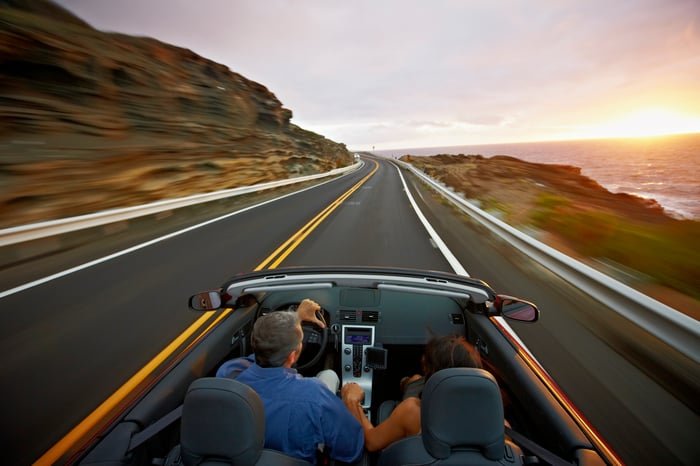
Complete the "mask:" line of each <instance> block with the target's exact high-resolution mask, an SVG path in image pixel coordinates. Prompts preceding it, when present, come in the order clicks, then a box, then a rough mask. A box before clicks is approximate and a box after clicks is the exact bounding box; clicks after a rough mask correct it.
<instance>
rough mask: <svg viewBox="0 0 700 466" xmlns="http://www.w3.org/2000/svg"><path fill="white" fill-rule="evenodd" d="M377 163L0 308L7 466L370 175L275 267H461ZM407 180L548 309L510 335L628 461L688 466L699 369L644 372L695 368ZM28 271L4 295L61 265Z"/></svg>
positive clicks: (496, 268) (3, 277)
mask: <svg viewBox="0 0 700 466" xmlns="http://www.w3.org/2000/svg"><path fill="white" fill-rule="evenodd" d="M377 160H378V161H377V163H375V162H374V161H372V160H370V159H367V163H366V164H365V167H363V169H361V170H360V171H358V172H357V173H355V174H352V175H349V176H346V177H342V178H339V179H336V180H333V181H331V182H327V183H324V184H322V185H320V186H318V187H315V188H312V189H305V190H303V191H301V192H298V193H296V194H293V195H287V196H284V197H282V198H279V199H277V200H274V201H273V202H267V203H265V204H264V205H260V206H258V207H256V208H250V209H246V210H240V209H239V210H234V211H232V212H238V213H235V214H233V215H229V216H228V217H227V218H222V219H221V220H219V221H216V222H212V223H209V224H207V225H203V226H201V227H198V228H195V229H191V230H189V231H186V232H183V233H181V234H177V235H172V236H171V237H168V238H166V239H163V240H162V241H159V242H155V243H154V244H152V245H150V246H148V247H143V248H141V249H137V250H134V251H132V252H129V253H127V254H123V255H119V256H117V257H114V258H112V259H110V260H107V261H104V262H101V263H97V264H95V265H92V266H90V267H87V268H84V269H82V270H76V271H74V272H72V273H70V274H67V275H65V276H62V277H60V278H56V279H54V280H50V281H47V282H45V283H42V284H37V285H36V286H33V287H31V288H28V289H26V290H24V291H20V292H16V293H12V294H10V295H8V296H5V297H3V298H1V299H0V313H1V316H2V326H0V354H2V358H1V359H0V377H2V380H0V387H1V388H0V400H1V401H0V417H1V418H2V431H1V438H2V443H3V445H9V446H10V447H9V450H10V453H9V455H6V457H5V459H4V461H7V462H8V464H28V463H31V462H32V461H34V460H36V459H37V458H38V457H39V456H40V455H41V454H42V453H43V452H44V451H46V450H47V449H48V448H49V447H51V446H52V445H53V444H54V443H55V442H57V441H58V440H59V439H61V438H62V437H63V435H65V433H66V432H68V431H69V430H70V429H71V428H72V427H73V426H75V425H76V424H77V423H78V422H80V421H81V420H82V419H83V418H84V417H85V416H87V415H88V414H89V413H90V412H92V410H94V409H95V407H96V406H98V405H99V404H100V403H101V402H102V401H103V400H105V399H106V398H107V397H108V396H109V395H111V394H112V393H113V392H114V391H115V390H116V389H117V388H119V387H120V386H121V385H122V384H123V383H124V382H125V381H126V380H128V379H129V378H130V377H131V376H132V375H133V374H135V373H136V372H137V371H138V370H139V369H141V368H142V367H143V366H144V365H145V364H146V363H147V362H148V361H149V360H150V359H151V358H152V357H153V356H154V355H156V354H157V353H159V352H160V351H161V350H162V349H163V348H164V347H166V346H167V345H168V344H169V343H170V342H171V341H172V340H173V339H175V338H176V337H177V336H178V335H179V334H180V333H181V332H182V331H183V329H185V328H186V327H187V326H188V325H190V324H191V323H192V322H193V321H194V320H195V319H196V318H197V317H198V316H197V315H196V314H194V313H191V312H190V311H188V310H187V306H186V302H187V297H188V296H189V295H190V294H192V293H194V292H196V291H199V290H202V289H207V288H212V287H216V286H218V285H219V284H221V283H222V282H223V281H224V280H225V279H226V278H227V277H229V276H230V275H233V274H235V273H238V272H242V271H248V270H252V269H254V268H256V267H258V266H259V265H261V263H262V262H263V261H264V260H265V258H267V257H268V256H269V255H270V253H271V252H272V251H274V250H275V249H276V248H277V247H278V246H280V245H281V244H282V243H283V242H284V241H285V240H286V239H287V238H289V237H291V236H292V235H293V234H294V233H295V232H297V231H299V230H300V229H301V228H302V227H303V226H304V225H306V224H307V222H309V221H310V220H311V219H312V218H314V217H315V216H316V215H317V214H318V213H319V212H322V211H323V210H324V209H325V208H326V207H327V206H329V205H331V204H333V202H334V201H335V200H337V199H338V198H339V197H340V196H341V195H342V194H343V193H345V192H347V191H348V190H349V189H351V188H352V187H353V186H356V185H357V183H358V182H359V181H361V180H362V179H363V178H365V177H368V176H369V175H371V176H369V177H368V178H367V180H366V181H365V182H364V183H363V184H362V185H359V186H356V190H355V191H354V192H353V194H352V195H351V196H349V197H348V198H347V199H345V200H344V201H343V202H342V203H337V205H336V208H335V210H333V211H332V212H331V213H330V214H328V216H327V217H326V218H325V220H323V221H322V222H321V223H320V224H319V225H318V226H317V227H316V228H315V229H314V230H313V231H312V232H311V233H310V234H309V235H308V236H307V237H306V238H304V240H303V241H302V242H301V243H300V244H299V245H298V247H297V248H296V249H294V250H293V251H292V252H291V254H289V255H288V256H286V257H284V258H283V260H282V262H281V264H280V265H282V266H292V265H340V264H342V265H386V266H399V267H411V268H424V269H434V270H445V271H450V272H451V271H453V268H452V266H451V265H450V263H448V261H447V260H446V259H445V257H444V256H443V254H442V253H441V252H440V251H439V250H438V249H437V248H436V247H435V242H434V240H433V239H432V238H430V237H429V235H428V234H427V232H426V229H425V228H424V226H423V225H422V224H421V223H420V221H419V220H418V217H417V216H416V213H415V211H414V210H413V208H412V207H411V206H410V205H409V202H408V200H407V197H406V194H405V192H404V187H403V186H404V185H403V182H402V178H401V176H400V172H399V170H398V169H397V168H396V166H394V165H393V164H391V163H390V162H388V161H386V160H383V159H377ZM403 177H404V178H405V180H406V183H407V185H408V187H409V188H410V192H411V193H412V196H413V197H414V199H415V200H416V203H417V205H418V206H419V208H420V209H421V211H422V212H423V213H424V214H425V216H426V217H427V219H428V221H429V222H430V224H431V225H432V226H433V227H434V228H435V230H436V231H437V232H438V234H439V235H440V237H441V238H442V239H443V240H444V242H445V243H446V244H447V246H448V247H449V249H450V250H451V251H452V253H453V254H454V255H455V256H456V258H457V259H458V260H459V262H460V263H461V264H462V266H463V267H464V268H465V269H466V270H467V272H468V273H469V274H470V275H471V276H474V277H478V278H481V279H483V280H485V281H486V282H488V283H489V284H490V285H491V286H492V287H493V288H494V289H495V290H496V291H498V292H502V293H507V294H512V295H517V296H520V297H523V298H526V299H529V300H532V301H534V302H536V303H537V304H538V305H539V307H540V309H541V312H542V317H541V320H540V322H539V323H537V324H534V325H525V324H522V325H517V326H514V328H515V330H516V331H517V332H518V334H519V335H520V336H521V338H522V339H523V340H524V341H525V343H526V344H527V345H528V347H529V348H530V349H531V350H532V352H533V353H534V354H535V356H536V357H537V358H538V359H539V360H540V361H541V362H542V363H543V365H544V367H545V368H546V369H547V370H548V372H549V373H550V374H551V375H552V376H553V377H554V379H555V380H556V381H557V382H558V383H559V384H560V385H561V386H562V388H563V389H564V391H565V392H566V393H567V395H568V396H569V397H570V398H571V399H572V400H573V401H574V403H575V404H576V405H577V406H578V407H579V409H580V410H581V411H582V412H583V413H584V415H585V416H586V417H588V418H589V419H590V420H591V421H592V423H593V424H594V425H595V426H596V427H597V429H598V430H599V431H600V432H601V434H602V435H603V437H605V438H606V439H607V440H608V441H609V442H610V444H611V445H612V446H613V448H614V449H615V450H616V451H617V452H618V454H619V455H620V456H621V457H622V458H623V460H624V461H625V462H627V463H629V464H646V463H651V464H684V463H685V464H690V463H693V462H695V461H696V459H697V458H698V457H700V456H699V454H700V445H699V442H697V441H696V437H697V436H698V433H700V417H699V416H698V411H699V410H698V406H697V404H693V403H697V401H693V400H694V399H695V398H697V397H693V396H692V395H693V394H695V395H696V394H697V393H698V387H700V382H698V368H697V367H695V366H693V367H691V368H690V370H691V374H690V377H689V379H690V380H691V382H692V383H690V384H688V383H687V381H686V383H685V386H684V387H682V389H678V390H675V389H674V383H675V379H668V380H666V382H667V383H663V381H664V378H663V377H659V376H658V372H663V371H664V367H665V366H660V365H659V364H657V365H655V366H653V367H654V369H655V370H654V373H651V374H650V370H649V365H646V366H644V365H641V366H643V367H642V368H641V369H640V368H638V367H637V366H640V364H639V359H640V357H641V356H644V355H645V354H648V353H646V352H644V351H641V352H640V350H639V348H642V349H644V350H649V349H651V350H653V352H654V353H655V354H656V355H657V356H658V358H657V360H661V361H665V362H667V363H668V365H669V367H671V366H673V367H676V366H678V367H683V368H687V367H688V362H687V361H685V360H684V359H683V357H682V355H678V354H675V353H673V352H672V351H671V350H670V349H668V348H667V347H665V346H664V345H662V344H661V343H660V342H658V340H655V339H654V338H653V337H651V336H649V335H646V334H644V333H643V332H640V331H639V330H638V329H636V328H635V327H634V326H632V325H630V323H629V322H627V321H625V320H624V319H622V318H620V317H619V316H618V315H617V314H616V313H614V312H613V311H612V310H610V309H609V308H607V307H606V306H605V305H604V304H602V303H599V302H597V301H595V300H594V299H592V298H590V297H588V296H585V295H583V294H582V293H580V292H579V291H577V290H576V289H573V288H572V287H570V286H569V285H568V284H566V283H565V282H563V281H562V280H560V279H558V278H557V277H556V276H553V275H552V274H551V273H549V272H547V271H546V270H544V269H542V268H540V267H539V266H538V265H537V264H534V263H532V262H531V261H529V260H528V259H526V258H524V257H522V256H521V255H520V254H518V253H517V252H516V251H513V250H511V249H509V248H508V247H506V246H505V245H503V244H500V243H499V242H498V241H496V240H494V239H492V238H490V237H488V235H485V233H484V232H483V231H482V230H481V229H480V228H479V227H478V226H477V225H473V224H472V223H471V222H470V221H469V219H467V218H465V217H464V216H462V215H458V214H457V213H456V211H455V210H454V209H453V208H451V207H450V206H448V205H447V204H446V203H445V202H443V201H440V200H439V199H437V198H436V196H435V195H434V194H433V193H432V192H430V191H428V190H426V188H425V187H424V186H423V185H422V184H421V183H419V182H417V181H416V180H415V179H414V178H413V177H411V176H410V175H408V174H407V173H405V172H403ZM197 216H201V215H197ZM192 217H193V220H194V217H195V215H193V216H192ZM130 241H133V242H134V244H136V242H135V240H134V239H133V238H131V239H130V238H126V239H122V240H120V242H119V244H118V247H117V246H116V245H115V244H110V245H106V246H104V247H92V248H88V249H89V250H88V251H71V253H70V254H69V255H68V256H66V257H67V258H66V264H69V265H65V266H63V269H65V268H68V267H69V266H71V267H72V266H74V265H75V263H76V262H87V261H88V260H91V259H97V258H99V257H102V256H104V255H106V254H108V253H111V252H114V250H116V249H124V248H126V247H128V246H129V245H131V244H130ZM76 257H79V258H80V260H79V261H78V260H77V259H76ZM21 267H22V272H21V273H13V271H12V270H11V269H9V270H2V271H0V285H2V290H8V289H12V288H13V287H15V286H18V285H20V284H22V283H27V282H31V281H32V280H37V279H40V278H42V277H46V276H49V275H51V274H53V273H56V272H58V271H60V270H61V269H62V265H61V261H57V260H55V258H53V259H52V260H45V261H38V262H36V263H32V264H30V266H27V264H22V265H21ZM20 282H21V283H20ZM630 361H632V362H630ZM641 366H640V367H641ZM656 369H658V371H657V370H656ZM663 373H664V374H665V372H663ZM668 373H669V374H673V371H669V372H668ZM650 376H651V377H650ZM660 380H661V382H662V383H661V384H660V383H659V381H660ZM693 381H694V382H693ZM679 393H680V395H679ZM688 393H690V395H691V396H688ZM684 394H685V396H684ZM679 399H680V400H682V401H679ZM689 400H690V401H689Z"/></svg>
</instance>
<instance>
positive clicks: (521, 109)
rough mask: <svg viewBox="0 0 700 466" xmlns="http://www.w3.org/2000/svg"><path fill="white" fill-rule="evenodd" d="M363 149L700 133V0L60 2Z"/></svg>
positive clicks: (104, 27)
mask: <svg viewBox="0 0 700 466" xmlns="http://www.w3.org/2000/svg"><path fill="white" fill-rule="evenodd" d="M57 3H59V4H61V5H62V6H64V7H66V8H67V9H68V10H70V11H72V12H73V13H75V14H77V15H78V16H79V17H81V18H82V19H83V20H85V21H87V22H88V23H90V24H91V25H92V26H93V27H96V28H97V29H100V30H105V31H117V32H122V33H127V34H133V35H139V36H149V37H154V38H156V39H159V40H161V41H163V42H167V43H170V44H173V45H177V46H181V47H185V48H188V49H190V50H192V51H194V52H195V53H197V54H199V55H202V56H204V57H206V58H209V59H211V60H214V61H216V62H218V63H222V64H224V65H226V66H228V67H229V69H231V70H232V71H234V72H236V73H239V74H242V75H243V76H245V77H247V78H249V79H252V80H253V81H257V82H259V83H261V84H263V85H264V86H266V87H267V88H268V89H269V90H270V91H271V92H273V93H274V94H275V95H276V96H277V98H278V99H279V100H280V101H281V102H282V103H283V105H284V106H285V107H286V108H289V109H290V110H292V112H293V115H294V116H293V119H292V122H293V123H294V124H296V125H298V126H301V127H302V128H304V129H307V130H310V131H314V132H316V133H319V134H322V135H324V136H326V137H328V138H329V139H332V140H334V141H337V142H342V143H345V144H346V145H347V146H348V147H349V148H350V149H351V150H372V149H376V150H386V149H398V148H415V147H439V146H455V145H472V144H490V143H507V142H526V141H542V140H553V139H582V138H592V137H616V136H650V135H655V134H663V133H683V132H700V0H484V1H482V0H422V1H419V0H353V1H341V0H337V1H333V0H197V1H192V0H189V1H184V0H119V1H114V0H59V1H58V2H57Z"/></svg>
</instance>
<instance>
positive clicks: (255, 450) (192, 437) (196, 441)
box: [180, 377, 309, 466]
mask: <svg viewBox="0 0 700 466" xmlns="http://www.w3.org/2000/svg"><path fill="white" fill-rule="evenodd" d="M180 429H181V431H180V455H181V458H182V463H183V464H184V465H185V466H194V465H199V466H207V465H222V464H227V465H231V466H236V465H256V466H267V465H271V466H272V465H281V466H286V465H289V466H301V465H305V466H308V465H309V463H308V462H306V461H304V460H302V459H299V458H294V457H292V456H288V455H285V454H284V453H281V452H279V451H276V450H269V449H265V448H264V444H265V411H264V409H263V404H262V401H261V400H260V397H259V396H258V394H257V393H255V392H254V391H253V389H252V388H250V387H249V386H247V385H245V384H242V383H241V382H237V381H235V380H233V379H227V378H216V377H205V378H201V379H197V380H195V381H194V382H192V384H191V385H190V387H189V388H188V389H187V394H186V395H185V403H184V405H183V408H182V422H181V428H180Z"/></svg>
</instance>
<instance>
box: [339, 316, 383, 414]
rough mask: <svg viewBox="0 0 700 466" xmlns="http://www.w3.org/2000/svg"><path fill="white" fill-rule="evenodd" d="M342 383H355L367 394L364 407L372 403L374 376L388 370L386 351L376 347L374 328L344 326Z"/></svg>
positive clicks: (366, 407)
mask: <svg viewBox="0 0 700 466" xmlns="http://www.w3.org/2000/svg"><path fill="white" fill-rule="evenodd" d="M341 366H342V379H343V380H342V382H343V384H345V383H347V382H355V383H357V384H358V385H359V386H360V387H362V389H363V390H364V392H365V400H364V401H363V403H362V407H363V408H365V409H368V408H369V407H370V405H371V403H372V375H373V374H374V370H375V369H385V368H386V350H385V349H383V348H377V347H375V346H374V327H373V326H371V325H343V327H342V345H341Z"/></svg>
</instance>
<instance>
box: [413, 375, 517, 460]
mask: <svg viewBox="0 0 700 466" xmlns="http://www.w3.org/2000/svg"><path fill="white" fill-rule="evenodd" d="M421 429H422V437H423V444H424V446H425V449H426V450H427V451H428V453H430V454H431V455H432V456H433V457H435V458H440V459H445V458H447V457H448V456H450V454H451V452H452V451H454V450H460V449H462V450H465V449H466V450H468V449H472V450H477V451H480V452H481V454H482V455H484V456H485V457H486V458H489V459H493V460H498V459H501V458H502V457H503V452H504V448H505V439H504V432H505V430H504V427H503V401H502V400H501V393H500V390H499V389H498V384H497V383H496V380H495V379H494V378H493V376H492V375H491V374H490V373H488V372H487V371H485V370H482V369H473V368H464V367H457V368H450V369H443V370H441V371H438V372H436V373H435V374H433V375H432V376H431V377H430V378H429V379H428V381H427V382H426V384H425V388H424V389H423V395H422V399H421Z"/></svg>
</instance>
